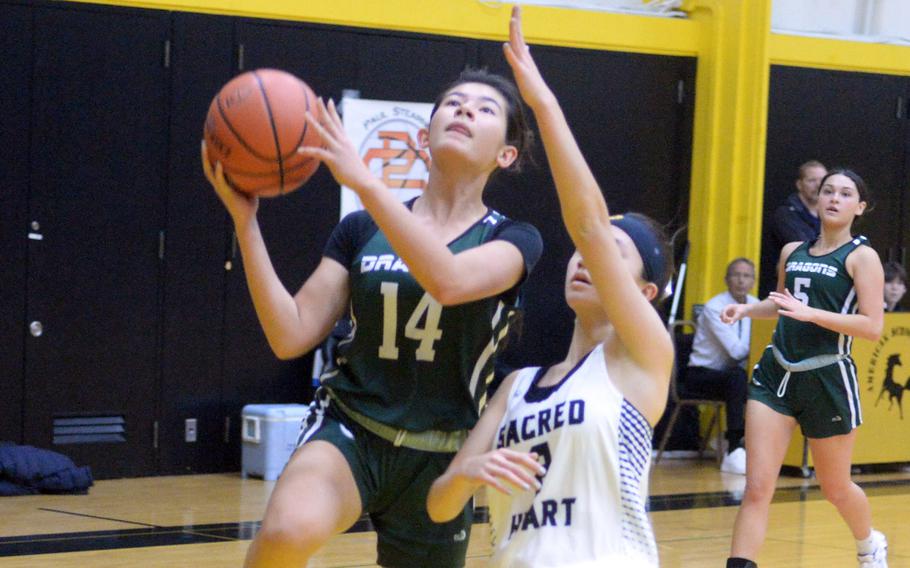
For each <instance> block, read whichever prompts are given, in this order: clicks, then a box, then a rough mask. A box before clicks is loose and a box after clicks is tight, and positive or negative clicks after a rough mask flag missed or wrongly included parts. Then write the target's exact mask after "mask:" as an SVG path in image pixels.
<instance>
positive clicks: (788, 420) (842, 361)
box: [720, 169, 888, 568]
mask: <svg viewBox="0 0 910 568" xmlns="http://www.w3.org/2000/svg"><path fill="white" fill-rule="evenodd" d="M868 193H869V192H868V189H867V188H866V184H865V182H864V181H863V180H862V178H861V177H859V176H858V175H857V174H856V173H854V172H853V171H851V170H844V169H834V170H832V171H830V172H828V174H827V175H826V176H825V177H823V178H822V180H821V187H820V189H819V191H818V213H819V217H820V218H821V233H820V234H819V235H818V236H817V237H815V238H813V239H810V240H808V241H802V242H792V243H789V244H787V245H785V246H784V248H783V250H781V253H780V261H779V263H778V269H777V272H778V284H777V291H776V292H771V294H770V296H769V297H768V298H767V299H765V300H763V301H761V302H758V303H755V304H730V305H729V306H727V307H725V308H724V310H723V311H722V312H721V314H720V317H721V320H722V321H724V322H725V323H734V322H736V321H739V320H740V319H742V318H744V317H751V318H764V319H770V318H774V317H778V316H780V317H779V318H778V320H777V327H775V329H774V336H773V337H772V339H771V345H769V346H768V347H767V349H765V352H764V355H762V358H761V360H759V362H758V364H757V365H756V366H755V369H754V370H753V372H752V381H751V382H750V384H749V401H748V402H747V403H746V451H747V452H748V456H749V458H748V460H747V461H746V492H745V495H744V496H743V500H742V505H741V506H740V508H739V512H738V513H737V515H736V523H735V524H734V525H733V543H732V545H731V553H730V558H729V559H728V560H727V568H755V566H756V563H755V559H756V557H757V556H758V551H759V549H760V548H761V545H762V543H763V542H764V540H765V532H766V530H767V527H768V515H769V512H770V511H769V509H770V507H771V499H772V498H773V497H774V489H775V485H776V482H777V477H778V476H779V475H780V467H781V464H782V463H783V461H784V455H785V454H786V452H787V447H788V446H789V445H790V438H791V437H792V436H793V430H794V429H795V428H796V425H797V424H799V426H800V429H801V430H802V432H803V435H804V436H806V437H807V438H808V439H809V449H810V450H811V452H812V461H813V463H814V465H815V476H816V477H817V478H818V482H819V484H820V485H821V489H822V493H824V495H825V498H826V499H828V501H830V502H831V504H832V505H834V506H835V507H836V508H837V511H838V513H840V515H841V517H842V518H843V519H844V521H845V522H846V523H847V526H849V527H850V531H851V532H852V533H853V537H854V538H855V539H856V548H857V561H858V562H859V565H860V566H862V567H866V568H887V566H888V563H887V554H888V542H887V541H886V540H885V536H884V535H883V534H882V533H880V532H879V531H876V530H873V529H872V511H871V508H870V507H869V500H868V499H867V498H866V494H865V493H864V492H863V490H862V489H861V488H860V487H859V486H858V485H856V484H855V483H853V480H851V479H850V462H851V458H852V456H853V444H854V442H855V441H856V428H857V427H859V425H860V424H861V423H862V409H861V408H860V400H859V386H858V384H857V379H856V364H855V363H854V362H853V359H852V358H851V357H850V348H851V346H852V345H853V338H854V337H862V338H864V339H868V340H870V341H876V340H877V339H878V338H879V336H880V335H881V333H882V326H883V325H884V315H883V306H882V285H883V280H884V275H883V271H882V263H881V260H879V258H878V253H876V252H875V250H873V249H872V247H870V246H868V241H867V240H866V237H862V236H858V237H854V236H853V234H852V233H851V228H852V225H853V221H854V219H855V218H856V217H859V216H860V215H862V214H863V213H864V212H865V210H866V207H867V205H868V203H869V195H868Z"/></svg>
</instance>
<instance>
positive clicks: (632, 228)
mask: <svg viewBox="0 0 910 568" xmlns="http://www.w3.org/2000/svg"><path fill="white" fill-rule="evenodd" d="M610 223H612V224H613V225H614V226H616V227H619V228H620V229H622V231H623V232H624V233H626V234H627V235H629V238H631V239H632V242H633V243H634V244H635V248H636V249H638V254H639V256H641V261H642V263H643V264H644V267H645V280H647V281H648V282H652V283H654V284H657V285H658V286H660V285H661V283H662V282H663V281H664V279H665V278H666V277H667V274H666V259H665V258H664V255H663V253H662V252H661V246H660V240H658V238H657V235H655V234H654V231H653V230H652V229H651V227H649V226H648V225H647V224H646V223H644V222H643V221H641V220H640V219H637V218H636V217H635V216H634V214H628V215H612V216H610Z"/></svg>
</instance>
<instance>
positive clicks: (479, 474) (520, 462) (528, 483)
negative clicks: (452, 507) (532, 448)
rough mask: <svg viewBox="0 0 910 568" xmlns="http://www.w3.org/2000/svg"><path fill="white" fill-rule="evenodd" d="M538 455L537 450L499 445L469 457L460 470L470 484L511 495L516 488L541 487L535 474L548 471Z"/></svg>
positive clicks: (524, 489) (527, 489) (528, 489)
mask: <svg viewBox="0 0 910 568" xmlns="http://www.w3.org/2000/svg"><path fill="white" fill-rule="evenodd" d="M537 458H538V456H537V454H535V453H525V452H516V451H514V450H509V449H506V448H500V449H498V450H493V451H491V452H487V453H485V454H481V455H479V456H474V457H472V458H468V459H466V460H465V461H464V463H463V464H462V467H461V472H460V473H461V476H462V477H464V478H465V479H467V480H469V481H470V482H471V483H474V484H477V485H481V484H482V485H489V486H490V487H492V488H493V489H496V490H497V491H499V492H500V493H503V494H505V495H511V494H512V490H513V488H515V489H520V490H523V491H530V490H531V489H532V488H533V489H534V490H538V489H540V482H539V481H537V477H536V476H538V475H543V474H545V473H546V470H545V469H544V467H543V466H542V465H540V463H539V462H538V461H537Z"/></svg>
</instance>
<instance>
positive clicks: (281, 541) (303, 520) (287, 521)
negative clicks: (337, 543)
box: [256, 507, 332, 558]
mask: <svg viewBox="0 0 910 568" xmlns="http://www.w3.org/2000/svg"><path fill="white" fill-rule="evenodd" d="M331 536H332V527H329V526H328V525H327V524H326V523H325V522H324V521H323V520H322V519H319V518H316V517H315V516H314V515H311V514H308V513H307V511H300V510H290V509H287V508H283V507H269V509H268V510H267V511H266V514H265V517H264V518H263V520H262V527H261V528H260V529H259V532H258V533H257V535H256V539H257V540H258V541H259V544H260V545H261V546H263V547H268V548H269V549H271V550H273V551H279V550H280V551H283V552H284V553H286V554H290V555H292V556H295V555H296V556H300V557H304V558H305V557H309V556H310V555H311V554H313V553H314V552H315V551H316V550H318V549H319V547H320V546H322V545H323V544H324V543H325V542H326V541H327V540H328V539H329V538H331Z"/></svg>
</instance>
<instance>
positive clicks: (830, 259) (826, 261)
mask: <svg viewBox="0 0 910 568" xmlns="http://www.w3.org/2000/svg"><path fill="white" fill-rule="evenodd" d="M868 242H869V241H868V239H866V237H863V236H858V237H854V238H853V239H852V240H851V241H850V242H848V243H846V244H844V245H843V246H841V247H840V248H838V249H837V250H834V251H832V252H830V253H828V254H825V255H822V256H813V255H811V254H809V246H810V245H811V244H812V242H811V241H807V242H804V243H802V244H801V245H799V246H798V247H796V249H795V250H794V251H793V252H792V253H791V254H790V256H789V257H787V261H786V263H785V265H784V271H785V282H786V287H787V289H788V290H790V293H792V294H793V295H794V296H795V297H796V299H797V300H800V301H801V302H803V303H804V304H807V305H809V306H811V307H813V308H818V309H820V310H826V311H829V312H838V313H842V314H853V313H856V308H857V298H856V290H855V289H854V287H853V278H851V277H850V275H849V274H848V273H847V257H848V256H849V255H850V253H851V252H853V251H854V250H856V248H857V247H860V246H863V245H868ZM773 342H774V344H775V345H776V346H777V348H778V349H780V351H781V353H783V355H784V357H785V358H786V359H787V360H788V361H793V362H796V361H800V360H803V359H808V358H809V357H813V356H815V355H829V354H844V355H849V354H850V346H851V344H852V343H853V337H851V336H849V335H845V334H843V333H838V332H836V331H832V330H830V329H825V328H823V327H820V326H817V325H815V324H814V323H808V322H803V321H798V320H795V319H793V318H788V317H783V316H782V317H781V318H780V319H778V320H777V327H776V328H775V330H774V339H773Z"/></svg>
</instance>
